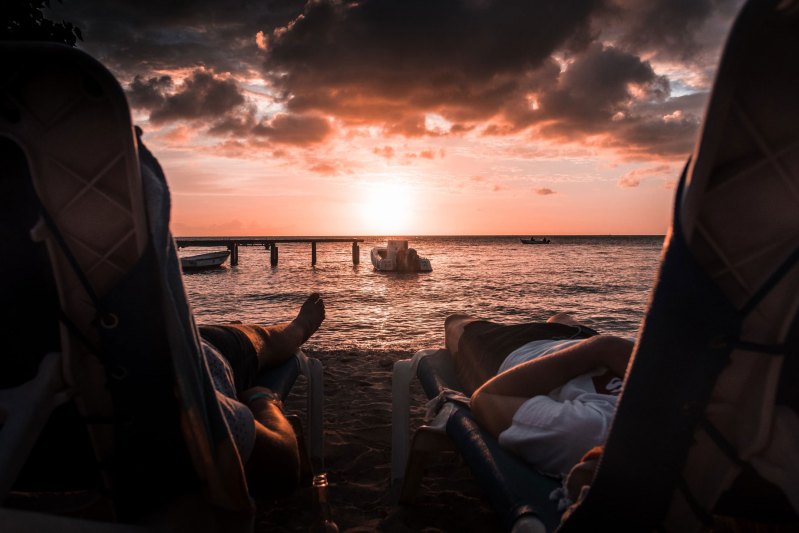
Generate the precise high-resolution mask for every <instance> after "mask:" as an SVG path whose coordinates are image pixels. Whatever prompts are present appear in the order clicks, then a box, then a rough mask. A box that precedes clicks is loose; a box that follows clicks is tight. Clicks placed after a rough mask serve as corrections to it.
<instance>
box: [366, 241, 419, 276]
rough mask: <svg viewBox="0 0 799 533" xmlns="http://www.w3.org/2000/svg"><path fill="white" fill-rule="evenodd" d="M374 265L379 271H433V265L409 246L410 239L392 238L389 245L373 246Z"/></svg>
mask: <svg viewBox="0 0 799 533" xmlns="http://www.w3.org/2000/svg"><path fill="white" fill-rule="evenodd" d="M371 257H372V265H373V266H374V267H375V270H377V271H379V272H432V271H433V265H432V264H430V260H429V259H427V258H425V257H419V254H417V253H416V250H414V249H413V248H408V241H400V240H390V241H388V246H375V247H374V248H372V253H371Z"/></svg>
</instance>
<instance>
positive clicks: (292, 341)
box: [237, 293, 325, 370]
mask: <svg viewBox="0 0 799 533" xmlns="http://www.w3.org/2000/svg"><path fill="white" fill-rule="evenodd" d="M324 319H325V303H324V301H323V300H322V297H321V296H320V295H319V294H318V293H313V294H311V295H310V296H309V297H308V299H307V300H305V303H303V304H302V307H301V308H300V312H299V313H298V314H297V318H295V319H294V320H292V321H291V322H288V323H283V324H275V325H272V326H253V325H241V326H237V327H238V328H240V329H241V331H242V332H243V333H244V334H245V335H247V337H249V339H250V341H251V342H252V343H253V346H254V347H255V353H256V355H257V357H258V370H263V369H265V368H272V367H275V366H277V365H280V364H281V363H283V362H285V361H286V360H287V359H288V358H290V357H291V356H292V355H293V354H294V352H296V351H297V349H298V348H299V347H300V346H302V345H303V344H304V343H305V341H307V340H308V339H309V338H310V337H311V335H313V334H314V332H316V330H317V329H319V326H320V325H321V324H322V321H323V320H324Z"/></svg>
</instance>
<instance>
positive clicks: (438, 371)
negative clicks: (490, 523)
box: [391, 349, 560, 532]
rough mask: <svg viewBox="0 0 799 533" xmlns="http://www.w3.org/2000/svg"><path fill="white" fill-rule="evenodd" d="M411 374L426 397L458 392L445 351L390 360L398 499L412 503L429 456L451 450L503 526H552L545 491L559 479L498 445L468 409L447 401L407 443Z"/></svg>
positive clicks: (552, 506) (552, 508)
mask: <svg viewBox="0 0 799 533" xmlns="http://www.w3.org/2000/svg"><path fill="white" fill-rule="evenodd" d="M414 377H416V378H418V380H419V382H420V384H421V386H422V389H423V390H424V393H425V395H426V396H427V397H428V398H429V399H432V398H435V397H437V396H438V395H439V394H440V393H441V392H442V391H443V390H444V389H449V390H456V391H461V390H462V387H461V386H460V383H459V382H458V380H457V378H456V377H455V370H454V367H453V365H452V358H451V356H450V355H449V352H447V351H446V350H435V349H429V350H421V351H419V352H417V353H416V354H415V355H414V356H413V358H411V359H405V360H401V361H397V362H396V363H395V364H394V369H393V373H392V417H393V419H392V449H391V485H392V490H393V491H394V494H396V495H397V496H398V497H399V501H400V503H404V504H408V503H411V502H412V501H413V499H414V497H415V495H416V491H417V489H418V485H419V483H420V481H421V479H422V475H423V470H424V466H425V462H426V459H427V456H428V455H429V454H431V453H439V452H441V451H445V450H454V451H457V452H458V453H460V454H461V456H462V457H463V459H464V460H465V462H466V463H467V464H468V465H469V468H470V469H471V471H472V473H473V474H474V476H475V478H476V479H477V481H478V483H479V484H480V486H481V488H482V489H483V491H484V492H485V494H486V496H487V498H488V499H489V501H490V502H491V505H492V507H493V508H494V510H495V511H496V512H497V514H498V515H499V517H500V519H501V522H502V525H503V526H504V528H505V529H507V530H509V531H541V532H543V531H552V530H554V529H555V528H556V527H557V525H558V523H559V520H560V513H559V512H558V511H557V505H556V503H555V502H552V501H550V499H549V494H550V493H551V492H552V491H553V490H555V489H556V488H558V487H559V486H560V482H559V481H558V480H556V479H554V478H552V477H550V476H546V475H544V474H541V473H540V472H537V471H536V470H534V469H533V468H531V467H530V466H529V465H528V464H527V463H525V462H524V461H523V460H521V459H520V458H518V457H516V456H515V455H513V454H512V453H510V452H508V451H507V450H505V449H504V448H502V447H501V446H500V445H499V442H497V439H496V438H495V437H494V436H493V435H491V434H489V433H487V432H486V431H484V430H483V429H482V428H480V426H479V425H478V424H477V423H476V421H475V420H474V417H473V416H472V414H471V411H470V410H469V408H468V407H466V406H464V405H462V404H459V403H455V402H448V403H446V404H445V405H444V407H443V408H442V409H441V410H440V411H439V413H438V415H437V416H436V417H435V419H434V420H433V421H432V422H431V423H429V424H427V425H424V426H422V427H420V428H419V429H418V430H417V431H416V433H415V434H414V437H413V441H412V442H411V440H410V438H409V422H410V384H411V380H412V379H413V378H414ZM409 446H410V447H409Z"/></svg>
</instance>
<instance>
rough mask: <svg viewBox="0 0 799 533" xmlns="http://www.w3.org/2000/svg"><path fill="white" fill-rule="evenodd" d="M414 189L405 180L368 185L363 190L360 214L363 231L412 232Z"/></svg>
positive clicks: (377, 232) (381, 233)
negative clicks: (364, 229) (403, 181)
mask: <svg viewBox="0 0 799 533" xmlns="http://www.w3.org/2000/svg"><path fill="white" fill-rule="evenodd" d="M413 200H414V198H413V190H412V189H411V188H410V187H409V186H408V185H407V184H405V183H400V182H382V183H372V184H369V185H368V187H367V188H366V190H365V191H364V199H363V204H362V206H361V217H362V218H363V227H364V228H366V233H372V234H375V235H400V234H405V233H410V232H411V226H412V223H413V210H414V202H413Z"/></svg>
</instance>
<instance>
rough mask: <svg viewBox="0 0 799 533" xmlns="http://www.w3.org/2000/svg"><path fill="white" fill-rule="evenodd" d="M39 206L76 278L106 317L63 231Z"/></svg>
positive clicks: (100, 312) (41, 206) (42, 206)
mask: <svg viewBox="0 0 799 533" xmlns="http://www.w3.org/2000/svg"><path fill="white" fill-rule="evenodd" d="M39 206H40V209H41V214H42V219H43V220H44V222H45V224H47V228H48V229H49V230H50V232H51V233H52V235H53V237H54V238H55V242H56V244H58V247H59V248H61V253H63V254H64V257H66V258H67V261H68V262H69V266H70V267H72V271H73V272H74V273H75V276H77V278H78V281H79V282H80V284H81V285H82V286H83V289H84V290H85V291H86V294H87V295H88V296H89V299H90V300H91V301H92V304H94V307H95V309H97V312H98V314H99V315H100V316H105V315H106V313H105V312H104V310H103V304H102V302H100V298H98V297H97V294H96V293H95V292H94V289H93V288H92V285H91V283H89V278H87V277H86V274H85V273H84V272H83V270H82V269H81V268H80V265H79V264H78V260H77V259H75V256H74V255H73V253H72V251H71V250H70V249H69V245H68V244H67V241H66V240H65V239H64V236H63V235H62V234H61V231H60V230H59V229H58V226H57V225H56V223H55V222H54V221H53V219H52V218H51V217H50V214H49V213H48V212H47V210H46V209H45V208H44V205H42V204H41V200H40V201H39Z"/></svg>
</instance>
